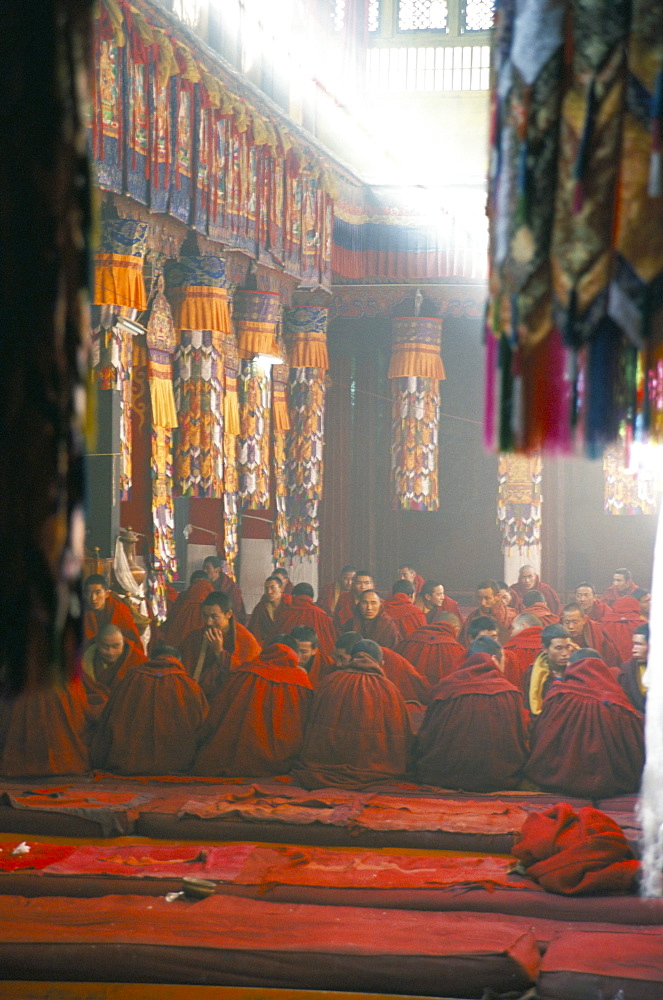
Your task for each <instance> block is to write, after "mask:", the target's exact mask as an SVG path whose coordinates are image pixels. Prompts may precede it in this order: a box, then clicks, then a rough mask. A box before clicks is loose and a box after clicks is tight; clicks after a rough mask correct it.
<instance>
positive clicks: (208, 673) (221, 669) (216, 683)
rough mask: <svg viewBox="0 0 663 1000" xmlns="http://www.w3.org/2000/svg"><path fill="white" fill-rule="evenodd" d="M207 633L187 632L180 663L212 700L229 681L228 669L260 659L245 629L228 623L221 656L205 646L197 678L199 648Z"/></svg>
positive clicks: (257, 648) (255, 641) (253, 641)
mask: <svg viewBox="0 0 663 1000" xmlns="http://www.w3.org/2000/svg"><path fill="white" fill-rule="evenodd" d="M206 631H207V628H206V627H203V628H199V629H196V631H195V632H190V633H189V635H188V636H187V637H186V639H185V640H184V642H183V643H182V649H181V653H182V663H183V664H184V666H185V668H186V670H187V672H188V673H189V675H190V676H191V677H193V678H195V679H196V680H197V681H198V683H199V684H200V686H201V688H202V689H203V691H204V692H205V694H206V696H207V698H208V699H210V700H211V699H212V698H213V696H214V695H215V694H216V692H217V691H218V690H219V688H220V687H221V685H222V684H223V683H224V681H225V680H226V678H227V677H228V674H229V672H230V669H231V667H233V666H239V665H240V663H248V662H249V661H250V660H255V658H256V657H257V656H259V655H260V643H259V642H258V640H257V639H256V638H255V637H254V636H252V635H251V633H250V632H249V630H248V629H246V628H244V626H243V625H240V624H239V623H238V622H236V621H235V620H234V619H231V621H230V627H229V629H228V633H227V635H226V636H224V640H223V652H222V653H220V654H219V655H217V654H216V653H215V652H214V650H213V649H212V647H211V646H208V648H207V651H206V652H205V658H204V660H203V663H202V668H201V670H200V671H199V672H198V676H197V677H196V672H197V671H198V667H199V664H200V655H201V652H202V645H203V642H205V643H207V640H206V639H205V632H206Z"/></svg>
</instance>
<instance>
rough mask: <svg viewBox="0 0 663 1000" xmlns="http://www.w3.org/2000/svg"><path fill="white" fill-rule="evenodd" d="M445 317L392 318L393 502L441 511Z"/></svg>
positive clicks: (397, 505)
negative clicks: (440, 450) (440, 466)
mask: <svg viewBox="0 0 663 1000" xmlns="http://www.w3.org/2000/svg"><path fill="white" fill-rule="evenodd" d="M441 342H442V320H441V319H435V318H432V317H427V316H409V317H398V318H397V319H393V320H392V350H391V361H390V364H389V374H388V377H389V378H390V379H391V396H392V401H393V405H392V443H391V488H392V505H393V507H394V508H395V509H397V510H398V509H400V510H437V509H438V508H439V505H440V501H439V493H438V433H439V423H440V393H439V383H440V380H442V379H444V378H446V376H445V372H444V365H443V364H442V355H441Z"/></svg>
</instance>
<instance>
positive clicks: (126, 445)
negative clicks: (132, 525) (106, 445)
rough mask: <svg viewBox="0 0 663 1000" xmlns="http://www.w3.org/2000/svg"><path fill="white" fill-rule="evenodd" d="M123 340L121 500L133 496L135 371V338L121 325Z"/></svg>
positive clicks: (120, 370) (119, 372) (120, 363)
mask: <svg viewBox="0 0 663 1000" xmlns="http://www.w3.org/2000/svg"><path fill="white" fill-rule="evenodd" d="M119 329H120V330H121V334H122V336H121V341H120V349H119V354H118V368H117V378H118V387H119V390H120V500H128V499H129V498H130V496H131V484H132V478H133V471H132V463H131V451H132V433H131V399H132V392H133V388H132V384H131V381H132V380H131V373H132V371H133V358H134V338H133V335H132V334H131V333H130V332H129V331H128V330H127V329H125V328H123V327H120V328H119Z"/></svg>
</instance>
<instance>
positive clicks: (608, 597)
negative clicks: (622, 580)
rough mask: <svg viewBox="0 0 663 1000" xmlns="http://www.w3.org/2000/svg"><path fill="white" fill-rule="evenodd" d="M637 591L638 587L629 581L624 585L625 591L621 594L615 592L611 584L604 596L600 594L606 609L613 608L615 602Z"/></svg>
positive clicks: (617, 591) (615, 589) (632, 581)
mask: <svg viewBox="0 0 663 1000" xmlns="http://www.w3.org/2000/svg"><path fill="white" fill-rule="evenodd" d="M637 589H638V585H637V583H636V582H635V580H629V581H628V582H627V584H626V590H624V591H622V592H621V593H620V591H619V590H617V588H616V587H615V585H614V583H613V584H611V586H610V587H608V589H607V590H606V591H605V593H604V594H601V600H602V601H603V602H604V604H607V605H608V607H614V604H615V601H619V600H620V599H621V598H622V597H630V596H631V594H632V593H633V591H634V590H637Z"/></svg>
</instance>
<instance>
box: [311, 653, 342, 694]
mask: <svg viewBox="0 0 663 1000" xmlns="http://www.w3.org/2000/svg"><path fill="white" fill-rule="evenodd" d="M304 669H305V670H306V673H307V674H308V676H309V680H310V681H311V684H312V685H313V687H314V688H317V687H319V686H320V684H321V683H322V682H323V680H324V679H325V677H329V675H330V674H333V673H334V671H335V670H336V664H335V663H334V662H333V661H332V660H328V659H327V657H326V656H325V655H324V654H323V653H322V652H321V650H319V649H316V651H315V653H314V654H313V656H311V658H310V659H309V661H308V663H306V665H305V667H304Z"/></svg>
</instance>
